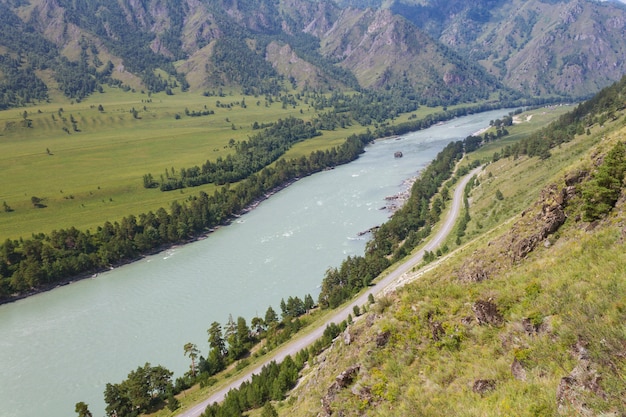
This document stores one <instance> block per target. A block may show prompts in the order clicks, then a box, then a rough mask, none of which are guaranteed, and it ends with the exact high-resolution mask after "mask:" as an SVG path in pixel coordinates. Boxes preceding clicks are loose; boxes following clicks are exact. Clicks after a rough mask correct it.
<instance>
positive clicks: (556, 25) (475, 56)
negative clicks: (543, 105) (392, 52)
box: [390, 0, 626, 97]
mask: <svg viewBox="0 0 626 417" xmlns="http://www.w3.org/2000/svg"><path fill="white" fill-rule="evenodd" d="M390 9H391V10H392V11H394V12H395V13H398V14H400V15H403V16H405V17H406V18H407V19H409V20H410V21H411V22H413V23H414V24H415V25H416V26H418V27H420V28H422V29H423V30H425V31H426V32H427V33H428V34H430V35H431V36H432V37H433V38H434V39H437V40H439V41H440V42H442V43H443V44H445V45H448V46H449V47H450V48H452V49H453V50H455V51H456V52H457V53H459V54H461V55H463V56H466V57H467V58H469V59H471V60H474V61H477V62H479V63H480V64H481V65H482V66H483V67H484V68H485V69H486V70H487V71H489V73H490V74H494V75H495V76H497V77H498V78H499V79H500V80H501V81H502V82H503V83H504V84H505V85H507V86H509V87H510V88H513V89H515V90H518V91H527V92H530V93H531V94H532V95H563V96H572V97H580V96H588V95H591V94H593V93H595V92H597V91H598V90H599V89H601V88H602V87H605V86H607V85H609V84H611V83H612V82H614V81H617V80H618V79H619V78H620V77H621V76H622V75H623V74H624V69H625V67H624V65H625V61H624V56H626V44H625V43H624V33H625V31H626V7H624V6H623V5H622V4H619V3H615V2H605V3H598V2H592V1H587V0H552V1H547V0H514V1H502V0H480V1H477V2H472V3H471V4H469V3H467V2H463V1H445V2H444V1H438V0H431V1H422V2H410V1H407V2H402V1H398V2H394V3H393V5H392V6H391V7H390Z"/></svg>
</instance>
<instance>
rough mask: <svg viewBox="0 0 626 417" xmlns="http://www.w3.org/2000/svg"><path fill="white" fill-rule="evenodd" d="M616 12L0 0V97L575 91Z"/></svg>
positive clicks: (532, 5)
mask: <svg viewBox="0 0 626 417" xmlns="http://www.w3.org/2000/svg"><path fill="white" fill-rule="evenodd" d="M364 6H368V7H370V9H367V10H363V9H359V7H361V8H362V7H364ZM625 16H626V9H625V8H624V7H623V6H622V5H620V4H618V3H613V2H606V3H598V2H592V1H587V0H570V1H550V2H545V1H540V0H515V1H512V2H504V1H498V0H482V1H478V2H473V3H472V4H471V5H470V4H468V3H466V2H460V1H450V2H440V1H436V0H432V1H420V2H415V1H413V2H412V1H395V2H384V4H383V2H380V1H378V2H375V1H370V2H361V1H352V2H339V3H338V4H337V3H334V2H332V1H330V0H323V1H311V0H281V1H270V0H263V1H251V0H242V1H237V2H231V1H226V0H222V1H207V0H186V1H183V2H178V1H172V0H166V1H158V0H146V1H141V2H136V1H129V0H121V1H115V2H110V1H104V0H94V1H85V0H79V1H69V0H1V1H0V35H1V36H0V56H1V58H2V59H0V74H1V76H0V93H1V95H0V107H2V108H8V107H15V106H21V105H24V104H27V103H32V102H36V101H37V100H42V99H50V98H51V97H52V98H53V97H56V95H55V94H56V92H61V93H62V94H64V95H65V96H66V97H68V98H71V99H83V98H85V97H87V96H89V95H90V94H92V93H93V92H94V91H101V90H102V89H103V87H105V86H107V85H110V86H114V87H119V88H123V89H136V90H145V91H150V92H159V91H166V92H168V94H180V93H185V92H186V91H192V92H203V93H206V94H219V88H236V89H239V90H240V91H243V92H245V93H247V94H273V93H276V92H277V91H281V90H289V89H292V88H297V89H300V90H302V89H312V90H316V91H329V90H333V91H336V90H337V89H340V90H355V89H357V90H358V89H374V90H394V91H395V90H398V91H403V92H404V93H403V94H406V91H410V92H411V94H413V95H414V96H415V97H417V98H418V99H419V100H421V102H423V103H443V104H453V103H456V102H459V101H463V102H467V101H474V100H482V99H485V98H486V97H490V98H492V99H493V98H496V99H497V98H498V96H495V95H493V93H494V92H495V91H501V92H502V94H504V95H503V96H502V98H511V97H517V96H520V95H524V96H527V97H528V96H545V95H553V96H562V97H580V96H585V95H589V94H591V93H594V92H596V91H597V90H598V89H599V88H601V87H603V86H605V85H607V84H609V83H610V82H612V81H615V80H617V79H619V77H620V76H621V75H622V74H623V73H624V72H626V71H625V65H626V63H625V62H624V59H623V56H624V55H625V50H626V49H625V44H626V41H625V40H624V36H623V34H624V25H625V22H626V19H625ZM479 64H480V65H479ZM502 83H504V84H505V85H506V86H508V88H510V89H513V90H515V91H516V93H513V92H512V91H511V90H510V89H507V88H505V87H503V84H502ZM27 86H28V88H27Z"/></svg>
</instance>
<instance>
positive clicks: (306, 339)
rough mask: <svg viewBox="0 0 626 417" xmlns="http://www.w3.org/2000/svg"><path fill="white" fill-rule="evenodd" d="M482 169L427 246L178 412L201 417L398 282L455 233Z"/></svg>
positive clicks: (454, 202) (462, 183)
mask: <svg viewBox="0 0 626 417" xmlns="http://www.w3.org/2000/svg"><path fill="white" fill-rule="evenodd" d="M481 169H482V168H480V167H479V168H476V169H475V170H473V171H472V172H470V173H469V174H468V175H466V176H465V177H463V179H462V180H461V181H459V183H458V184H457V187H456V189H455V191H454V197H453V198H452V205H451V208H450V211H449V212H448V214H447V216H446V219H445V222H444V224H443V226H442V227H441V229H439V230H438V231H437V233H436V234H435V236H433V238H432V239H431V240H430V241H429V242H428V243H427V244H426V245H425V246H424V248H422V249H421V250H419V251H418V252H416V253H415V254H414V255H413V256H411V257H410V258H409V259H408V260H406V261H405V262H403V263H402V265H400V266H398V267H397V268H396V269H395V270H393V271H392V272H390V273H389V274H388V275H387V276H385V277H384V278H383V279H382V280H380V281H379V282H378V283H376V284H375V285H373V286H372V287H370V288H369V289H368V290H367V291H366V292H365V293H363V294H361V295H360V296H359V297H358V298H356V299H354V300H353V301H352V302H351V303H350V304H349V305H347V306H346V307H344V308H343V309H342V310H340V311H338V312H337V313H336V314H334V315H333V316H332V317H331V318H329V319H328V320H327V321H326V322H325V323H323V324H322V325H321V326H319V327H318V328H317V329H315V330H314V331H312V332H311V333H309V334H307V335H304V336H302V337H299V338H296V339H293V340H291V341H290V342H289V343H287V344H286V345H285V346H283V347H282V348H280V349H279V350H278V351H276V352H274V354H273V355H271V356H269V357H268V358H267V359H266V360H265V362H264V363H263V364H261V365H259V366H258V367H257V368H255V369H253V370H252V371H249V372H248V373H246V374H245V375H243V376H241V378H239V379H237V380H236V381H233V382H232V383H230V384H229V385H228V386H226V387H224V388H222V389H221V390H219V391H216V392H214V393H213V394H211V396H210V397H209V398H207V399H206V400H204V401H203V402H201V403H199V404H198V405H196V406H194V407H193V408H190V409H188V410H187V411H185V412H184V413H182V414H179V416H178V417H199V416H200V415H201V414H202V413H203V412H204V410H205V409H206V407H207V406H208V405H209V404H213V403H215V402H218V403H219V402H221V401H223V400H224V398H225V396H226V394H227V393H228V391H230V390H231V389H235V388H237V387H239V386H240V385H241V384H242V383H243V382H244V381H250V380H251V379H252V375H254V374H259V373H260V372H261V369H262V368H263V366H265V365H266V364H267V363H270V362H271V361H276V362H277V363H280V362H281V361H282V360H283V359H284V358H285V357H286V356H288V355H291V356H295V354H296V353H298V352H299V351H301V350H302V349H304V348H306V347H308V346H309V345H311V344H313V343H314V342H315V341H316V340H317V339H319V338H320V337H322V335H323V333H324V330H325V329H326V326H328V325H329V324H331V323H335V324H339V323H341V322H342V321H344V320H346V319H347V318H348V315H349V314H351V313H353V309H354V306H356V305H358V306H359V307H361V306H363V305H364V304H366V303H367V298H368V297H369V295H370V294H372V295H376V294H378V293H380V292H382V291H384V290H385V289H386V288H387V287H389V286H390V285H392V284H394V283H395V282H397V281H399V279H400V277H402V275H404V274H405V273H406V272H409V271H410V270H411V269H412V268H413V267H414V266H415V265H417V264H418V263H419V262H421V261H422V257H423V256H424V252H425V251H430V252H432V251H435V250H436V249H437V248H439V247H440V246H441V244H442V243H443V241H444V240H445V239H446V237H447V236H448V235H449V234H450V232H452V228H453V227H454V224H455V222H456V219H457V218H458V217H459V213H460V212H461V207H462V205H463V191H464V190H465V185H467V183H468V182H469V180H470V179H471V178H472V176H474V175H475V174H476V173H478V172H479V171H480V170H481Z"/></svg>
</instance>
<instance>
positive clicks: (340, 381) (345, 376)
mask: <svg viewBox="0 0 626 417" xmlns="http://www.w3.org/2000/svg"><path fill="white" fill-rule="evenodd" d="M360 369H361V366H360V365H352V366H350V367H349V368H348V369H346V370H345V371H343V372H342V373H340V374H339V375H337V377H336V378H335V381H334V382H333V383H332V384H331V385H330V387H328V390H327V391H326V395H324V396H323V397H322V400H321V401H322V413H320V414H319V415H320V416H331V415H332V414H333V410H332V407H331V404H332V402H333V401H334V400H335V398H336V397H337V394H338V393H339V392H340V391H341V390H342V389H345V388H346V387H348V386H349V385H350V384H352V382H353V381H354V378H355V377H356V376H357V374H358V373H359V370H360Z"/></svg>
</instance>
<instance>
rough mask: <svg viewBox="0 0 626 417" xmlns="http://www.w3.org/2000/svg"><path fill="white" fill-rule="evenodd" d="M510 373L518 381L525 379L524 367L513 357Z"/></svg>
mask: <svg viewBox="0 0 626 417" xmlns="http://www.w3.org/2000/svg"><path fill="white" fill-rule="evenodd" d="M511 374H513V377H514V378H515V379H517V380H518V381H526V369H524V366H523V365H522V363H521V362H520V361H518V360H517V358H515V359H514V360H513V363H512V364H511Z"/></svg>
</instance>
